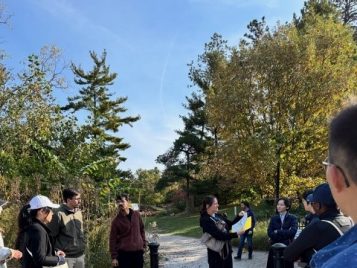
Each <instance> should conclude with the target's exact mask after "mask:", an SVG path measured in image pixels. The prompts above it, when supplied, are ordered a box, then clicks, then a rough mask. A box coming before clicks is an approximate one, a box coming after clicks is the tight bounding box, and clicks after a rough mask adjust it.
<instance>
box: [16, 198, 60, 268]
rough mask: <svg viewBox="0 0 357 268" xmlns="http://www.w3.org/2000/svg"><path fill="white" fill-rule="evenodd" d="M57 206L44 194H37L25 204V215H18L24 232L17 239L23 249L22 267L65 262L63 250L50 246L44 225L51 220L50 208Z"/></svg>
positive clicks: (37, 267) (39, 267)
mask: <svg viewBox="0 0 357 268" xmlns="http://www.w3.org/2000/svg"><path fill="white" fill-rule="evenodd" d="M57 207H58V205H55V204H53V203H52V202H51V201H50V200H49V199H48V198H47V197H46V196H43V195H37V196H35V197H33V198H32V199H31V201H30V203H29V205H27V215H24V214H22V215H20V219H19V223H21V226H22V227H23V228H24V232H22V235H23V237H22V238H18V241H21V242H20V245H19V247H20V248H22V250H23V262H22V267H23V268H42V267H44V266H57V265H61V264H64V263H65V259H64V255H65V254H64V252H63V251H60V250H59V251H57V252H55V251H54V249H53V248H52V244H51V241H50V237H49V235H48V232H49V230H48V228H47V227H46V224H47V223H49V222H50V221H51V220H52V215H53V212H52V208H57ZM22 213H24V211H22Z"/></svg>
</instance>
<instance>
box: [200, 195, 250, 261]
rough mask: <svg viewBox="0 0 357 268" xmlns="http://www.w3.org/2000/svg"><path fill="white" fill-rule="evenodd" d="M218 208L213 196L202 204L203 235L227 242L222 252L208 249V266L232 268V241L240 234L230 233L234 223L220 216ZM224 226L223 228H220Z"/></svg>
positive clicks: (201, 221)
mask: <svg viewBox="0 0 357 268" xmlns="http://www.w3.org/2000/svg"><path fill="white" fill-rule="evenodd" d="M218 206H219V205H218V201H217V198H216V197H215V196H212V195H210V196H207V197H206V198H205V199H204V200H203V202H202V209H201V217H200V226H201V228H202V231H203V233H208V234H210V235H211V236H212V237H213V238H215V239H216V240H220V241H225V242H226V243H225V246H224V247H223V249H222V251H221V252H216V251H213V250H211V249H209V248H207V255H208V265H209V268H232V267H233V262H232V246H231V243H230V240H231V239H232V238H236V237H238V235H239V234H240V233H230V232H229V230H230V229H231V227H232V224H233V223H234V222H231V221H229V220H228V219H227V218H226V217H225V216H223V215H221V214H218V213H217V212H218ZM222 226H223V228H220V227H222ZM243 232H244V231H243Z"/></svg>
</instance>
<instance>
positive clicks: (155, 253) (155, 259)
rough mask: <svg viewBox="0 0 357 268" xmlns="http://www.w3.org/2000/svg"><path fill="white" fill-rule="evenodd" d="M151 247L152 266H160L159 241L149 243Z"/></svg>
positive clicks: (153, 267)
mask: <svg viewBox="0 0 357 268" xmlns="http://www.w3.org/2000/svg"><path fill="white" fill-rule="evenodd" d="M148 246H149V249H150V268H159V246H160V244H159V243H157V242H151V243H149V244H148Z"/></svg>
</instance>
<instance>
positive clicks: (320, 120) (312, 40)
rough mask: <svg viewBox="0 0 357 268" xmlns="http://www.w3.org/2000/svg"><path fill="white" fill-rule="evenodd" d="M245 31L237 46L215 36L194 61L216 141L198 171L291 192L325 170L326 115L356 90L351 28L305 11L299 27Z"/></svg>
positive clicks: (248, 186) (261, 193)
mask: <svg viewBox="0 0 357 268" xmlns="http://www.w3.org/2000/svg"><path fill="white" fill-rule="evenodd" d="M307 17H308V19H307ZM250 30H251V31H252V33H251V34H248V35H247V37H249V38H250V39H251V42H249V40H242V42H241V43H240V44H239V47H228V46H227V45H226V42H225V41H224V40H222V38H221V37H220V36H219V35H217V34H216V35H214V36H213V37H212V40H211V42H210V43H209V44H206V46H205V48H206V50H205V52H204V53H203V54H202V55H201V56H200V57H199V61H198V63H197V65H192V69H191V74H190V77H191V79H192V81H193V83H194V84H196V85H198V86H199V87H200V90H202V92H203V93H204V98H205V103H206V105H205V111H206V114H207V116H208V125H209V126H210V127H211V128H214V129H216V135H217V140H218V143H217V144H215V145H214V146H212V145H211V146H210V148H208V150H207V151H211V154H210V156H213V157H206V160H207V161H206V165H205V166H204V169H203V170H201V175H203V176H205V177H206V178H207V177H209V176H214V175H215V174H217V173H218V172H219V175H220V178H219V180H217V182H218V187H219V188H220V189H222V190H224V192H225V193H229V191H230V189H232V185H234V186H235V187H236V188H238V189H239V192H241V193H247V194H248V193H251V194H252V195H255V196H256V198H258V199H262V198H264V197H267V196H272V195H273V194H274V196H275V198H277V197H278V196H279V195H280V194H281V193H282V194H283V195H287V194H289V195H290V194H293V195H294V193H293V192H292V189H291V187H290V184H291V183H295V182H301V181H303V180H309V181H313V179H316V178H321V177H322V176H323V173H322V170H321V168H320V164H319V163H320V162H321V161H322V159H323V157H322V156H323V155H324V154H325V152H326V149H327V148H326V146H327V122H328V118H329V116H331V115H332V114H333V113H335V112H336V111H337V110H339V109H340V108H341V106H342V105H343V103H344V102H345V101H346V100H348V98H349V97H350V96H351V95H353V94H354V92H355V86H356V82H357V81H356V75H355V72H356V62H355V57H356V46H355V44H354V42H353V38H352V32H351V30H350V29H349V28H348V27H345V26H344V25H343V24H341V23H339V22H338V21H336V19H335V18H334V17H333V16H320V15H319V14H316V12H313V11H310V10H309V11H308V12H307V11H306V13H305V17H304V26H303V27H302V28H300V27H299V28H297V27H296V26H295V24H293V23H291V24H286V25H278V26H277V27H276V28H275V29H274V30H272V31H270V30H268V29H267V28H265V27H264V20H263V21H262V22H261V23H258V22H254V23H252V24H251V25H250ZM207 175H208V176H207ZM295 178H299V179H295ZM314 181H315V183H317V182H318V180H314ZM306 184H309V183H306ZM253 189H254V190H253ZM252 190H253V191H254V192H253V191H252ZM280 192H281V193H280ZM237 195H239V193H237ZM232 197H233V196H232Z"/></svg>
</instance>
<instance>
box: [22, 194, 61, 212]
mask: <svg viewBox="0 0 357 268" xmlns="http://www.w3.org/2000/svg"><path fill="white" fill-rule="evenodd" d="M29 204H30V209H31V210H32V209H39V208H45V207H49V208H58V207H59V205H57V204H53V203H52V201H51V200H50V199H48V197H47V196H44V195H36V196H34V197H32V199H31V200H30V203H29Z"/></svg>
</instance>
